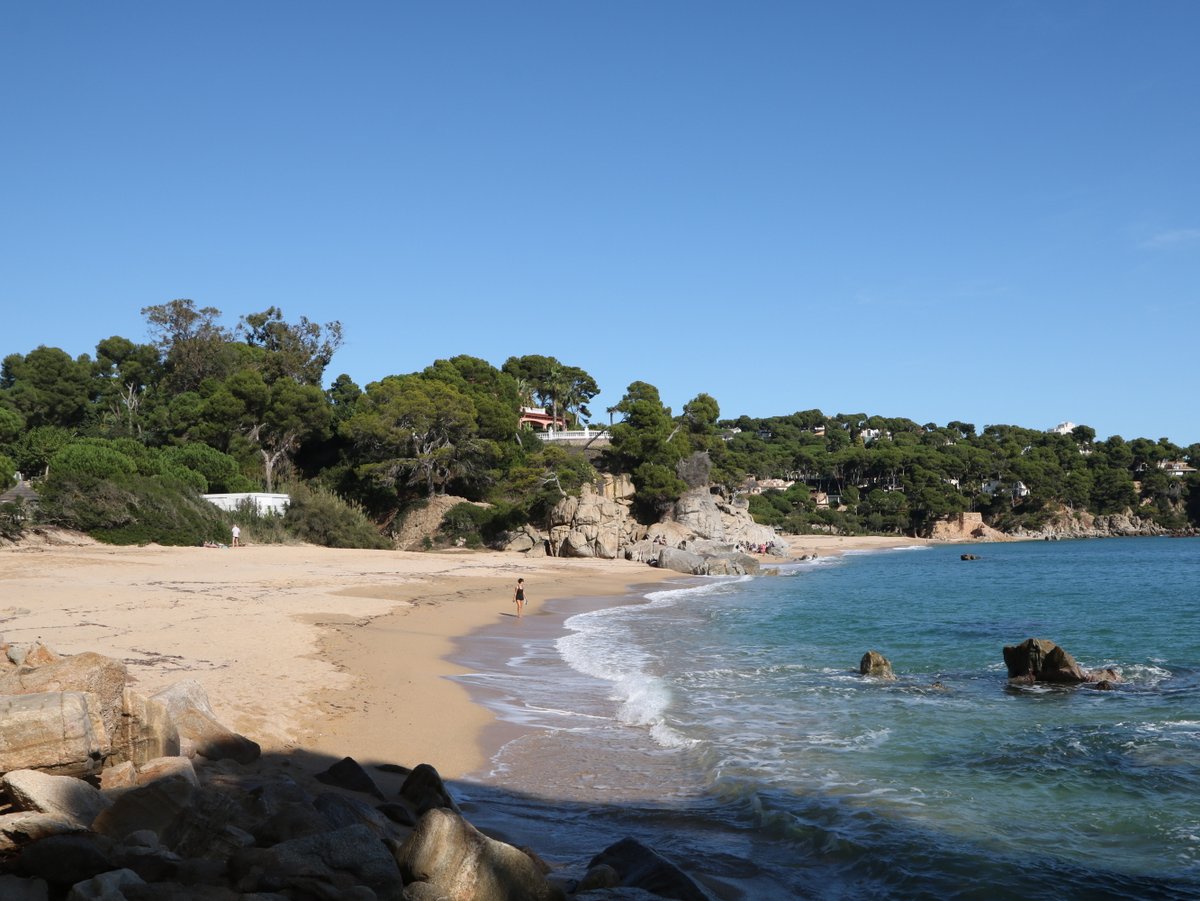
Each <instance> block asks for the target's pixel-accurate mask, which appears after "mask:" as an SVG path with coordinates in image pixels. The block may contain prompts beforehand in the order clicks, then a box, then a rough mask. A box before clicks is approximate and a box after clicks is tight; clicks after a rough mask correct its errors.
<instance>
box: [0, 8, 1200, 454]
mask: <svg viewBox="0 0 1200 901" xmlns="http://www.w3.org/2000/svg"><path fill="white" fill-rule="evenodd" d="M1198 34H1200V4H1197V3H1194V2H1190V0H1188V2H1163V0H1159V2H1151V3H1145V4H1132V3H1127V2H1106V0H1097V2H1088V3H1077V2H1046V0H1036V2H1017V0H1011V2H1000V0H998V2H992V3H962V2H957V0H956V2H912V3H897V2H893V0H888V2H848V3H822V4H816V3H803V2H780V3H768V2H761V3H708V2H700V0H689V2H672V0H661V2H657V0H656V2H650V3H646V2H625V0H614V2H603V3H601V2H591V3H584V2H553V3H550V2H546V3H524V2H511V3H493V2H486V3H485V2H453V3H402V2H386V3H384V2H359V3H351V4H332V3H313V2H287V3H283V2H261V0H260V2H254V3H232V2H211V3H203V4H200V3H193V4H123V3H105V4H98V3H90V2H89V3H82V2H55V3H53V4H51V3H39V4H34V3H21V4H17V3H13V4H6V5H5V6H4V7H3V9H2V10H0V79H2V83H3V85H4V88H3V91H2V93H0V117H2V119H0V121H2V122H3V127H4V140H3V142H2V143H0V161H2V162H3V172H4V190H3V200H2V201H0V308H2V309H3V324H2V325H0V354H8V353H13V352H17V353H27V352H28V351H29V350H32V349H33V348H34V347H37V346H38V345H39V344H48V345H52V346H58V347H62V348H63V349H64V350H67V351H68V352H70V353H71V354H81V353H92V352H94V347H95V344H96V342H97V341H99V340H100V339H102V338H104V337H107V336H109V335H113V334H119V335H124V336H126V337H129V338H133V339H135V340H145V339H146V337H147V334H146V329H145V323H144V320H143V319H142V317H141V315H140V312H139V311H140V310H141V308H143V307H145V306H148V305H151V304H158V303H163V302H165V301H167V300H171V299H173V298H177V297H188V298H192V299H193V300H195V301H196V303H197V304H198V305H201V306H214V307H217V308H219V309H221V310H222V311H224V313H225V314H226V322H227V324H229V325H233V324H235V323H236V321H237V318H238V316H239V315H242V314H245V313H250V312H255V311H259V310H262V309H265V308H266V307H268V306H271V305H276V306H279V307H281V308H282V309H283V311H284V314H285V317H286V318H288V319H290V320H295V319H297V318H298V317H299V316H301V315H304V316H307V317H308V318H310V319H312V320H316V321H320V322H325V321H328V320H332V319H337V320H340V321H341V322H342V324H343V326H344V329H345V334H346V343H345V346H344V347H343V349H342V350H341V351H340V352H339V353H338V355H337V356H336V357H335V359H334V361H333V365H332V366H331V369H330V373H329V375H330V376H331V377H332V376H334V375H336V374H337V373H340V372H347V373H349V374H350V375H351V376H352V377H353V378H354V379H355V380H356V381H358V382H359V383H360V384H364V385H365V384H366V383H367V382H370V381H373V380H375V379H378V378H381V377H382V376H384V375H387V374H390V373H400V372H410V371H413V370H417V369H420V368H423V367H424V366H426V365H427V364H428V363H430V362H432V361H433V360H434V359H437V358H439V357H446V356H452V355H454V354H459V353H466V354H472V355H475V356H479V357H483V358H485V359H487V360H490V361H491V362H493V363H495V364H497V365H499V364H500V363H502V362H503V361H504V360H505V359H506V358H507V357H508V356H509V355H512V354H526V353H540V354H549V355H554V356H557V357H558V358H559V359H561V360H563V361H564V362H567V363H569V364H573V365H577V366H582V367H583V368H584V369H586V370H588V371H589V372H590V373H592V375H593V376H595V378H596V379H597V381H598V382H599V383H600V385H601V387H602V388H603V394H602V395H601V397H599V398H598V399H597V401H596V403H595V404H594V405H593V410H594V412H595V413H597V415H598V417H599V418H606V417H604V413H603V411H604V408H605V407H606V406H609V405H611V404H613V403H616V401H617V400H619V398H620V396H621V394H622V393H623V391H624V388H625V386H626V385H627V384H628V383H629V382H631V381H634V380H637V379H640V380H643V381H647V382H650V383H652V384H655V385H657V386H658V387H659V389H660V391H661V393H662V395H663V398H664V400H665V401H666V402H667V403H668V404H670V405H671V406H673V407H674V408H675V409H676V410H678V409H679V408H680V407H681V406H682V405H683V403H684V402H686V401H687V400H688V399H690V398H691V397H693V396H695V395H696V394H698V393H700V392H701V391H706V392H708V393H710V394H712V395H713V396H715V397H716V398H717V400H718V401H719V402H720V404H721V409H722V413H723V414H724V415H726V416H737V415H739V414H742V413H746V414H749V415H752V416H766V415H775V414H786V413H790V412H793V411H796V410H804V409H809V408H813V407H819V408H821V409H822V410H824V411H825V412H826V413H828V414H834V413H839V412H867V413H871V414H880V415H884V416H907V417H910V418H912V419H915V420H917V421H919V422H927V421H935V422H938V423H945V422H947V421H949V420H952V419H958V420H963V421H968V422H974V423H976V424H977V425H978V426H980V427H982V426H983V425H986V424H993V423H1010V424H1017V425H1024V426H1029V427H1037V428H1046V427H1049V426H1052V425H1054V424H1056V423H1058V422H1060V421H1062V420H1064V419H1069V420H1072V421H1074V422H1076V423H1085V424H1088V425H1091V426H1093V427H1094V428H1095V429H1096V430H1097V431H1098V432H1099V434H1100V435H1101V436H1107V435H1111V434H1121V435H1123V436H1124V437H1126V438H1133V437H1137V436H1145V437H1151V438H1158V437H1161V436H1167V437H1169V438H1171V439H1172V440H1173V441H1176V442H1177V443H1180V444H1189V443H1192V442H1196V441H1200V402H1198V401H1197V393H1196V390H1195V384H1196V360H1197V352H1196V344H1197V335H1198V333H1200V114H1198V112H1197V110H1198V109H1200V53H1197V52H1196V46H1195V42H1196V36H1197V35H1198Z"/></svg>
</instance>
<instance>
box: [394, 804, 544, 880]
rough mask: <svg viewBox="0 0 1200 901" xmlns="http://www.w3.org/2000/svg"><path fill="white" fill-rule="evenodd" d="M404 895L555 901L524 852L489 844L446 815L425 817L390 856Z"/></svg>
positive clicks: (459, 819) (436, 811)
mask: <svg viewBox="0 0 1200 901" xmlns="http://www.w3.org/2000/svg"><path fill="white" fill-rule="evenodd" d="M396 860H397V862H398V863H399V864H400V872H401V874H402V875H403V877H404V882H405V885H406V890H405V891H406V894H409V893H412V892H413V891H414V887H413V886H410V885H409V883H425V886H424V887H422V888H421V889H416V891H419V892H420V894H418V895H416V897H421V898H425V897H428V898H441V899H445V901H558V899H561V898H563V893H562V890H561V889H560V888H559V887H557V886H555V885H553V884H552V883H550V882H549V881H548V880H547V879H546V877H545V875H543V873H542V871H541V870H540V869H539V868H538V866H537V865H536V864H535V863H534V862H533V860H532V858H530V857H529V855H527V854H525V852H523V851H521V850H519V849H518V848H514V847H513V846H512V845H506V844H505V843H504V842H498V841H496V840H495V839H490V838H488V837H487V836H486V835H484V834H483V833H482V832H480V831H479V830H478V829H476V828H475V827H474V826H472V825H471V824H470V823H468V822H467V821H466V820H464V819H463V818H462V817H461V816H459V815H458V814H456V813H453V812H451V811H449V810H444V809H440V808H438V809H434V810H430V811H428V812H427V813H426V814H425V815H424V816H423V817H421V819H420V821H418V823H417V828H416V829H415V830H413V833H412V835H410V836H409V837H408V839H407V840H406V841H405V842H404V844H403V845H401V846H400V848H399V850H397V852H396Z"/></svg>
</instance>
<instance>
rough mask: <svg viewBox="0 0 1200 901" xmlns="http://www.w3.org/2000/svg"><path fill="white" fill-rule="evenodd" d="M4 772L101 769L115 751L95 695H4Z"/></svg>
mask: <svg viewBox="0 0 1200 901" xmlns="http://www.w3.org/2000/svg"><path fill="white" fill-rule="evenodd" d="M0 724H3V728H2V729H0V773H6V772H9V771H11V770H22V769H36V770H41V771H43V772H47V773H53V774H56V775H62V776H88V775H91V774H93V773H98V772H99V771H100V767H101V765H102V764H103V762H104V759H105V758H106V757H107V756H108V754H109V752H110V745H109V741H108V730H106V729H105V728H104V719H103V718H102V717H101V715H100V704H99V701H98V700H97V699H96V696H95V695H92V694H88V693H86V692H78V691H50V692H40V693H38V694H26V695H12V696H9V697H3V696H0Z"/></svg>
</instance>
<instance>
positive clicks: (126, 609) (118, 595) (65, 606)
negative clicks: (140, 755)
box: [0, 536, 936, 779]
mask: <svg viewBox="0 0 1200 901" xmlns="http://www.w3.org/2000/svg"><path fill="white" fill-rule="evenodd" d="M923 543H936V542H924V541H921V540H919V539H908V538H896V539H893V538H879V537H866V538H841V537H835V536H793V537H792V538H790V539H789V544H790V547H791V551H792V554H793V555H794V556H803V555H805V554H818V555H820V556H827V555H830V554H838V553H842V552H844V551H849V550H870V549H877V548H878V549H882V548H887V547H905V546H912V545H915V544H923ZM766 562H768V564H769V562H770V561H769V560H768V561H766ZM518 576H523V577H524V578H525V579H526V583H527V586H528V588H529V597H530V603H529V604H528V605H527V608H526V613H525V618H523V619H522V620H520V621H519V620H517V619H516V617H515V616H514V615H513V605H512V587H513V583H514V582H515V580H516V578H517V577H518ZM683 578H687V577H685V576H682V575H681V574H679V573H675V572H663V571H660V570H657V569H654V568H652V567H648V566H646V565H644V564H640V563H631V562H627V561H623V560H620V561H617V560H585V559H562V558H553V557H551V558H534V559H528V558H524V557H521V556H519V555H516V554H507V553H501V552H493V551H442V552H432V553H419V552H404V551H369V550H334V549H329V548H320V547H313V546H285V545H261V546H249V547H244V548H238V549H208V548H191V547H183V548H167V547H160V546H157V545H148V546H145V547H114V546H110V545H103V544H98V543H92V542H88V541H86V540H80V541H78V542H72V543H67V544H63V545H37V544H33V545H18V546H15V547H9V548H3V549H0V584H3V585H4V600H3V601H0V636H2V637H3V639H4V640H6V641H9V642H14V643H28V642H32V641H35V640H40V641H43V642H44V643H45V644H47V645H48V646H50V647H51V648H53V649H54V650H56V651H58V652H59V653H63V654H78V653H82V652H84V651H95V652H97V653H100V654H104V655H106V656H110V657H113V658H115V659H118V660H122V661H124V662H125V664H126V666H127V667H128V669H129V672H130V678H131V681H133V682H134V683H135V686H136V688H137V690H138V691H139V692H141V693H142V694H147V695H149V694H153V693H155V692H157V691H159V690H161V689H163V688H165V687H167V686H169V685H171V684H173V683H175V682H177V681H181V680H184V679H195V680H197V681H198V682H200V684H201V685H202V686H203V687H204V688H205V690H206V691H207V693H208V695H209V697H210V699H211V702H212V705H213V708H214V710H215V711H216V713H217V716H218V717H219V718H220V719H221V720H222V721H223V722H225V723H226V725H228V726H229V727H230V728H232V729H235V730H236V731H238V732H241V733H242V734H243V735H246V736H247V737H249V738H251V739H253V740H255V741H257V742H259V743H260V744H261V745H262V747H263V751H264V753H270V752H278V753H284V754H290V753H296V752H312V753H314V754H317V755H322V754H324V755H327V756H330V757H333V758H335V759H340V758H341V757H345V756H350V757H354V758H355V759H356V760H358V761H359V763H361V764H363V765H364V766H368V765H370V764H373V763H394V764H400V765H402V766H409V767H411V766H415V765H417V764H418V763H430V764H432V765H433V766H434V767H435V768H437V769H438V771H439V772H440V773H441V774H442V775H443V776H444V777H445V778H448V779H461V778H462V777H463V776H466V775H469V774H472V773H476V772H479V771H481V770H483V768H484V767H485V766H486V765H487V764H488V762H489V761H490V759H491V756H492V755H493V754H494V753H495V751H497V750H498V749H499V747H501V746H502V745H503V743H504V742H505V741H506V740H507V738H508V737H511V736H512V735H513V734H514V732H513V730H514V729H516V728H519V727H515V726H513V725H512V724H506V723H504V722H502V721H501V720H499V718H498V717H497V716H496V715H495V714H494V713H493V712H492V710H490V709H489V708H487V707H486V706H485V705H484V704H483V703H482V702H481V701H480V700H479V699H477V698H475V697H473V696H472V693H471V690H470V689H469V687H468V686H467V685H465V684H464V683H463V682H462V681H460V680H456V679H455V678H454V677H455V676H457V675H462V674H463V673H465V672H466V671H467V670H466V668H465V667H463V666H462V665H461V664H459V663H456V662H454V661H455V659H458V658H459V657H460V656H461V651H459V650H458V648H460V647H463V646H468V645H474V644H478V643H480V642H485V641H487V640H489V638H488V636H503V635H504V634H506V633H505V632H504V631H497V630H508V634H512V631H511V630H512V627H513V625H514V624H516V623H518V622H520V623H521V625H522V626H524V625H527V624H529V623H537V624H538V625H540V622H538V620H539V619H540V617H541V615H542V613H541V612H542V610H543V608H544V605H545V604H546V603H547V602H548V601H549V600H550V599H562V600H564V601H565V600H569V599H577V598H588V599H596V600H597V601H603V602H604V603H609V602H611V601H612V599H614V598H620V597H622V596H629V595H630V592H631V591H633V590H634V588H635V586H643V585H648V586H652V585H654V584H657V583H659V582H663V581H667V580H669V579H683ZM556 603H557V601H556ZM555 617H556V620H555V624H554V628H555V629H556V630H559V634H561V622H562V621H563V620H564V619H565V618H566V617H565V615H562V614H558V613H556V614H555Z"/></svg>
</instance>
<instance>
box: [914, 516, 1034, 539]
mask: <svg viewBox="0 0 1200 901" xmlns="http://www.w3.org/2000/svg"><path fill="white" fill-rule="evenodd" d="M925 537H926V538H932V539H933V540H934V541H1012V540H1013V539H1012V536H1010V535H1005V534H1004V533H1003V532H1001V531H999V530H997V529H993V528H992V527H991V526H989V525H987V523H985V522H984V521H983V514H982V513H954V514H951V515H949V516H944V517H942V518H941V519H939V520H936V521H934V523H933V525H932V526H931V527H930V529H929V532H928V533H927V534H926V535H925Z"/></svg>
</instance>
